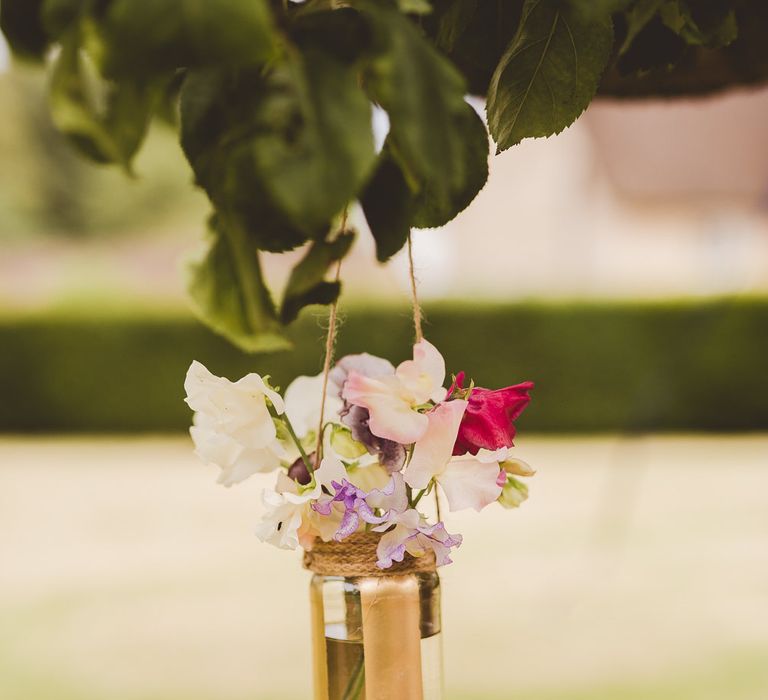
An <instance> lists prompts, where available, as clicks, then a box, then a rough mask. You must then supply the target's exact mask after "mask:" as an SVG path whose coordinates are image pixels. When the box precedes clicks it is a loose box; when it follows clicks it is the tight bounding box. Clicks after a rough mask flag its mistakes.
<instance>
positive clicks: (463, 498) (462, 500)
mask: <svg viewBox="0 0 768 700" xmlns="http://www.w3.org/2000/svg"><path fill="white" fill-rule="evenodd" d="M499 471H500V470H499V464H498V462H482V461H480V460H478V459H476V458H474V457H472V455H463V456H462V457H454V458H453V459H452V460H451V461H450V462H448V465H447V466H446V468H445V470H444V471H443V473H442V474H440V475H439V476H438V483H439V484H440V486H442V488H443V491H445V495H446V498H447V499H448V505H449V507H450V509H451V510H463V509H464V508H474V509H475V510H477V511H480V510H482V509H483V508H485V506H487V505H488V504H490V503H493V502H494V501H495V500H496V499H497V498H498V497H499V494H501V486H499V484H498V477H499Z"/></svg>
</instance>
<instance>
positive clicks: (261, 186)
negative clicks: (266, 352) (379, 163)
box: [181, 50, 376, 250]
mask: <svg viewBox="0 0 768 700" xmlns="http://www.w3.org/2000/svg"><path fill="white" fill-rule="evenodd" d="M181 118H182V145H183V147H184V151H185V153H186V154H187V157H188V159H189V161H190V163H191V164H192V167H193V169H194V171H195V174H196V176H197V180H198V182H199V183H200V184H201V185H202V186H203V187H204V188H205V189H206V191H207V192H208V194H209V196H210V197H211V199H212V200H213V201H214V202H215V203H216V205H217V208H219V209H222V208H226V209H229V210H231V211H232V213H233V214H234V215H237V216H239V217H240V218H241V219H248V220H251V221H253V222H254V223H256V224H261V226H260V230H254V228H253V227H252V226H251V224H248V228H249V230H250V231H252V233H253V235H255V236H257V237H259V241H260V242H259V246H260V247H263V248H264V249H268V250H287V249H289V248H293V247H295V246H296V245H299V244H300V243H302V242H303V241H304V240H306V238H308V237H312V238H314V237H317V236H319V235H323V234H325V233H326V232H327V230H328V227H329V223H330V221H331V220H332V219H333V217H334V216H335V215H336V214H337V213H338V212H339V211H340V210H341V209H343V207H344V206H345V205H346V204H347V203H348V202H349V201H351V200H352V199H354V198H355V197H356V195H357V193H358V192H359V190H360V189H361V187H362V186H363V184H364V182H365V180H366V179H367V177H368V175H369V173H370V171H371V169H372V167H373V165H374V162H375V158H376V154H375V150H374V144H373V134H372V129H371V107H370V104H369V103H368V101H367V99H366V98H365V95H364V94H363V92H362V91H361V90H360V88H359V87H358V85H357V81H356V73H355V69H354V68H353V67H351V66H348V65H345V64H344V63H342V62H341V61H338V60H336V59H335V58H333V57H331V56H329V55H327V54H324V53H323V52H320V51H316V50H308V51H307V52H306V53H299V52H295V51H293V52H291V53H290V54H289V55H288V56H287V57H286V60H285V61H283V62H282V63H279V64H277V65H275V66H274V67H273V69H272V70H270V71H268V72H264V71H261V70H242V71H235V72H228V73H219V72H214V71H197V72H193V73H191V74H190V75H189V77H188V78H187V80H186V81H185V85H184V88H183V90H182V99H181ZM265 210H270V212H271V215H270V216H267V217H264V211H265ZM252 212H253V213H255V215H254V214H253V213H252ZM270 227H273V228H274V230H273V231H270Z"/></svg>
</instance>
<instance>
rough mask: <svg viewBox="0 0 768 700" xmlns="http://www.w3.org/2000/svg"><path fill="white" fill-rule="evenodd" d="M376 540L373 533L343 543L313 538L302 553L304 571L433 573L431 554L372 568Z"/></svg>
mask: <svg viewBox="0 0 768 700" xmlns="http://www.w3.org/2000/svg"><path fill="white" fill-rule="evenodd" d="M380 539H381V535H380V534H379V533H377V532H356V533H355V534H354V535H351V536H350V537H348V538H347V539H345V540H344V541H343V542H335V541H331V542H323V541H322V540H320V539H316V540H315V542H314V544H313V545H312V549H310V550H307V551H305V552H304V568H305V569H309V570H310V571H312V572H313V573H315V574H319V575H320V576H395V575H400V576H402V575H406V574H415V573H419V572H433V571H435V569H436V566H437V565H436V562H435V553H434V552H427V553H426V554H424V556H421V557H412V556H411V555H410V554H406V555H405V557H404V558H403V561H401V562H394V563H393V564H392V566H391V567H389V568H388V569H380V568H379V567H378V566H376V559H377V556H376V548H377V547H378V545H379V540H380Z"/></svg>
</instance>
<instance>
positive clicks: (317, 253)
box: [280, 231, 355, 323]
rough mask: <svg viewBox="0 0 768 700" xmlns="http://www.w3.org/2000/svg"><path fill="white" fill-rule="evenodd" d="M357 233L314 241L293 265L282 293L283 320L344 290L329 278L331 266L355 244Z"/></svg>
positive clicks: (329, 301) (330, 301)
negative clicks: (327, 278) (283, 293)
mask: <svg viewBox="0 0 768 700" xmlns="http://www.w3.org/2000/svg"><path fill="white" fill-rule="evenodd" d="M354 239H355V234H354V233H353V232H352V231H344V232H342V233H340V234H339V235H338V236H336V237H335V238H334V239H333V240H330V241H315V242H314V243H312V245H311V246H310V247H309V250H308V251H307V254H306V255H305V256H304V257H303V258H302V260H301V262H300V263H299V264H298V265H296V267H294V268H293V271H292V272H291V276H290V277H289V278H288V284H287V285H286V288H285V295H284V296H283V305H282V308H281V309H280V320H281V321H282V322H283V323H290V322H291V321H294V320H295V319H296V318H297V316H298V315H299V312H300V311H301V310H302V309H303V308H304V307H305V306H309V305H311V304H330V303H332V302H333V301H335V300H336V298H337V297H338V296H339V292H340V291H341V282H339V281H338V280H333V281H327V280H326V279H325V275H326V273H327V272H328V268H329V267H330V266H331V265H332V264H333V263H335V262H338V261H339V260H341V259H342V258H343V257H344V256H345V255H346V254H347V253H348V252H349V249H350V248H351V247H352V241H354Z"/></svg>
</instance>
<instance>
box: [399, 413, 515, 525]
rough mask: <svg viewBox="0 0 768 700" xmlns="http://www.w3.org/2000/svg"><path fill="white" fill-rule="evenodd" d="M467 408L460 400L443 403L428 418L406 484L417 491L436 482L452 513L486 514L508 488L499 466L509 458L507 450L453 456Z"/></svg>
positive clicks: (407, 473) (407, 472) (406, 473)
mask: <svg viewBox="0 0 768 700" xmlns="http://www.w3.org/2000/svg"><path fill="white" fill-rule="evenodd" d="M466 407H467V402H466V401H464V400H460V399H456V400H453V401H446V402H444V403H441V404H439V405H437V406H436V407H435V408H434V409H432V410H431V411H430V412H429V413H427V414H426V417H427V419H428V421H429V425H428V427H427V431H426V433H425V434H424V437H422V438H421V440H419V441H418V442H417V443H416V445H415V446H414V448H413V455H412V456H411V461H410V462H409V463H408V467H407V468H406V470H405V481H406V483H407V484H408V485H409V486H410V487H411V488H414V489H424V488H426V487H427V485H428V484H429V482H430V481H431V480H432V479H433V478H434V479H435V480H436V481H437V483H438V484H440V486H441V487H442V489H443V491H444V492H445V496H446V498H447V499H448V505H449V507H450V509H451V510H452V511H453V510H463V509H464V508H474V509H475V510H477V511H480V510H482V509H483V508H485V506H487V505H488V504H490V503H493V502H494V501H495V500H497V499H498V497H499V494H501V488H502V486H503V484H504V481H501V483H500V474H502V472H501V469H500V467H499V462H500V461H502V460H503V459H504V458H505V457H506V455H507V450H506V449H504V450H499V451H498V452H490V451H489V450H480V451H479V452H478V454H477V456H472V455H470V454H467V455H462V456H461V457H453V456H452V453H453V446H454V444H455V442H456V435H457V434H458V432H459V424H460V423H461V419H462V417H463V415H464V411H465V410H466ZM502 452H503V454H501V453H502Z"/></svg>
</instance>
